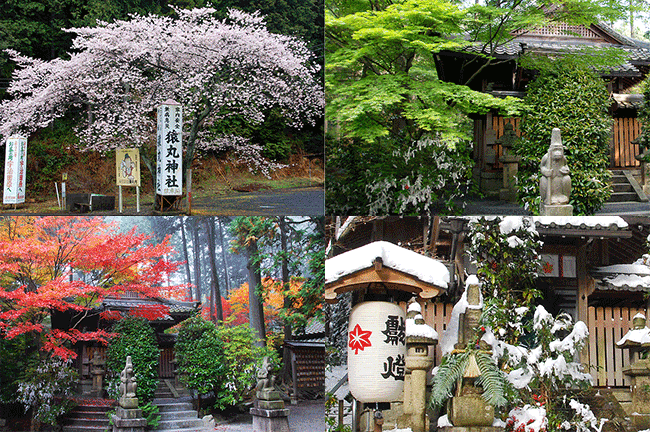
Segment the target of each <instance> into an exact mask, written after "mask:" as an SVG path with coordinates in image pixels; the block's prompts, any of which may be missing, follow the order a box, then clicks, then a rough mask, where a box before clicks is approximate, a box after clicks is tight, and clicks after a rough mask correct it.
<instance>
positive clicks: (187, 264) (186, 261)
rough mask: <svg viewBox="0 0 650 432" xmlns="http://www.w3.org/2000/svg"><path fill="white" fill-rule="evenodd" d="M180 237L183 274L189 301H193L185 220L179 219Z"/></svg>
mask: <svg viewBox="0 0 650 432" xmlns="http://www.w3.org/2000/svg"><path fill="white" fill-rule="evenodd" d="M181 236H182V238H183V256H184V257H185V273H186V274H187V283H188V285H189V286H188V287H187V291H188V293H189V295H190V300H194V297H193V294H192V273H191V272H190V255H189V253H188V252H187V236H186V235H185V218H184V217H183V218H181Z"/></svg>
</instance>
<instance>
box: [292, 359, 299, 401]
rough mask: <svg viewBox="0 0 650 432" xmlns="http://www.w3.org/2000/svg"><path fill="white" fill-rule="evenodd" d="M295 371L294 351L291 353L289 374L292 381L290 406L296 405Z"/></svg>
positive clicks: (296, 381) (296, 386)
mask: <svg viewBox="0 0 650 432" xmlns="http://www.w3.org/2000/svg"><path fill="white" fill-rule="evenodd" d="M296 369H297V367H296V353H295V351H291V374H292V381H293V395H291V405H297V404H298V371H297V370H296Z"/></svg>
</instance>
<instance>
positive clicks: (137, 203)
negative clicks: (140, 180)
mask: <svg viewBox="0 0 650 432" xmlns="http://www.w3.org/2000/svg"><path fill="white" fill-rule="evenodd" d="M135 209H136V210H135V211H136V212H138V213H140V186H136V187H135Z"/></svg>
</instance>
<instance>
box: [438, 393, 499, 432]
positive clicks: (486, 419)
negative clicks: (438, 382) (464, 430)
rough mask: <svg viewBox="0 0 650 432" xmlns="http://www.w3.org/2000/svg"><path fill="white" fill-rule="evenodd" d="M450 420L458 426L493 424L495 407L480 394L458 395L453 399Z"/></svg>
mask: <svg viewBox="0 0 650 432" xmlns="http://www.w3.org/2000/svg"><path fill="white" fill-rule="evenodd" d="M449 420H450V421H451V423H452V424H454V425H456V426H479V427H485V426H491V425H492V423H493V422H494V407H493V406H492V405H490V404H488V403H487V402H485V399H483V397H481V396H480V395H470V396H456V397H453V398H452V399H451V412H450V413H449Z"/></svg>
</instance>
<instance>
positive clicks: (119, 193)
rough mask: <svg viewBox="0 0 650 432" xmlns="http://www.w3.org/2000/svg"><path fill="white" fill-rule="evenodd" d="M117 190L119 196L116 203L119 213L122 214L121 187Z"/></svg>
mask: <svg viewBox="0 0 650 432" xmlns="http://www.w3.org/2000/svg"><path fill="white" fill-rule="evenodd" d="M117 189H118V192H117V194H118V196H119V198H118V201H119V208H120V213H122V185H119V186H118V187H117Z"/></svg>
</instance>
